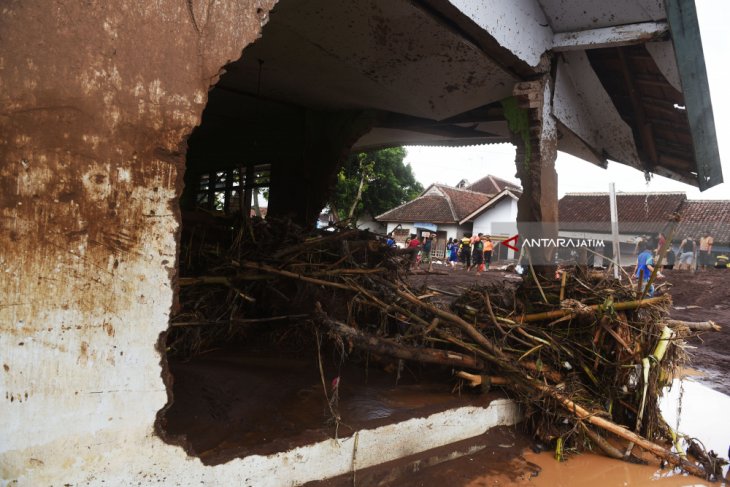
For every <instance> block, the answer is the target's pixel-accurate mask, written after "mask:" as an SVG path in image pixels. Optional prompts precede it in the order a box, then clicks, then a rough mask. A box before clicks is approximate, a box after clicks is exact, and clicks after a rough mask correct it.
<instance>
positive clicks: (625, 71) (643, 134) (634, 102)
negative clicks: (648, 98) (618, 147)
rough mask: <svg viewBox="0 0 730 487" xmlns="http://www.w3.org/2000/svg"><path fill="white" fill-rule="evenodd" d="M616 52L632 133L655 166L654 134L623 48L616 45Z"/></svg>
mask: <svg viewBox="0 0 730 487" xmlns="http://www.w3.org/2000/svg"><path fill="white" fill-rule="evenodd" d="M616 54H617V55H618V59H619V61H620V65H621V74H622V76H623V79H624V85H625V86H626V91H627V92H628V93H629V98H630V100H631V107H632V109H633V112H634V120H633V122H634V123H633V124H631V125H633V126H634V127H635V128H634V134H636V135H638V137H637V138H638V139H639V140H638V141H637V142H639V141H640V145H641V149H642V152H643V153H644V156H645V157H648V158H649V162H651V164H652V166H656V165H657V163H658V162H659V157H658V155H657V150H656V145H655V144H654V134H653V133H652V128H651V124H650V123H648V122H647V121H646V114H645V113H644V107H643V105H642V104H641V99H640V98H639V92H638V90H637V89H636V85H635V84H634V79H633V77H632V74H631V70H630V68H629V63H628V61H627V60H626V55H625V54H624V50H623V48H621V47H617V48H616Z"/></svg>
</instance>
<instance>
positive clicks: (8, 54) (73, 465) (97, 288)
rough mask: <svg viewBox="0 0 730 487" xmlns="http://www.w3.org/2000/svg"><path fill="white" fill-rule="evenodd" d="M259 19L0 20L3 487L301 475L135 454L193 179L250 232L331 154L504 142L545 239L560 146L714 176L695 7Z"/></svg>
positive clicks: (73, 15) (309, 5) (306, 220)
mask: <svg viewBox="0 0 730 487" xmlns="http://www.w3.org/2000/svg"><path fill="white" fill-rule="evenodd" d="M274 5H275V2H274V1H273V0H271V1H263V0H247V1H243V2H232V1H223V2H217V3H208V2H201V1H197V0H193V1H190V2H173V1H171V0H161V1H159V2H155V3H154V4H150V5H141V4H138V3H131V2H126V1H122V2H116V3H114V4H87V3H82V2H66V3H64V4H59V5H54V6H52V7H49V6H48V5H46V4H44V3H43V2H23V3H15V4H12V5H7V6H5V7H4V12H3V16H2V19H0V30H1V31H2V32H3V52H2V56H1V57H0V66H2V70H1V71H0V84H1V85H2V87H3V90H2V92H3V94H2V101H1V102H0V103H2V117H0V130H1V132H2V133H3V135H4V137H3V140H2V143H1V144H0V160H1V161H2V164H0V187H2V193H0V215H1V216H2V218H0V225H2V229H3V232H2V233H3V235H4V238H3V239H2V241H0V249H2V250H1V251H0V269H2V273H0V276H1V277H0V288H1V289H3V295H2V301H1V302H0V330H1V331H2V333H1V334H0V361H2V362H3V370H2V371H0V384H1V385H2V389H3V391H4V394H3V396H4V401H3V403H2V406H0V418H1V419H0V425H2V430H3V432H4V435H3V442H2V445H1V446H0V465H1V467H0V468H1V469H2V470H1V471H0V472H1V474H2V478H3V479H7V480H9V481H17V482H18V483H20V484H25V485H36V484H42V483H49V484H50V483H59V482H64V483H71V484H74V483H83V482H100V481H106V482H107V483H109V482H111V483H130V482H133V481H135V482H142V481H151V480H163V479H164V480H165V481H166V482H168V483H177V484H193V483H198V482H201V481H208V482H216V481H217V482H219V483H224V482H228V483H240V482H244V481H248V482H249V483H252V484H256V485H267V484H270V483H271V481H272V480H271V479H272V478H278V479H281V478H284V477H286V478H287V479H288V480H287V481H289V482H292V483H300V482H303V481H306V480H309V479H312V478H313V477H312V475H314V474H313V473H312V472H311V471H307V470H306V468H303V466H302V464H301V460H300V463H297V460H296V457H294V456H292V457H286V458H283V459H282V458H281V457H265V458H264V457H256V458H251V457H249V458H246V459H243V460H239V461H236V462H229V463H227V464H225V465H220V466H217V467H215V468H210V467H204V466H203V465H202V464H201V463H200V462H199V461H197V460H194V459H190V458H189V457H188V456H187V455H186V453H185V452H184V451H183V450H182V449H181V448H180V447H179V446H176V445H171V444H168V443H166V442H165V441H164V440H163V439H161V438H160V437H159V436H158V435H157V434H156V433H155V428H154V424H155V420H156V417H157V414H158V411H160V410H161V409H162V408H164V406H165V404H167V403H168V401H170V400H171V397H170V393H169V390H168V388H167V385H166V383H165V380H166V379H165V378H166V377H167V375H166V374H165V369H166V357H165V354H164V344H163V342H162V340H161V339H160V336H161V334H164V332H165V331H166V330H167V329H168V327H169V318H170V315H171V312H172V309H173V303H174V301H175V296H176V290H177V288H178V283H177V258H178V252H179V235H180V223H181V217H180V205H181V204H182V206H183V208H190V207H193V206H195V203H196V201H197V200H196V198H197V197H198V196H199V195H200V194H201V187H202V186H203V182H204V181H207V182H208V183H207V184H208V185H212V186H209V187H213V188H218V187H220V185H222V186H223V187H224V189H226V188H227V189H230V188H231V187H232V185H233V182H232V181H233V176H232V175H233V170H234V169H235V170H236V171H237V173H236V174H237V175H236V178H238V187H240V188H242V189H244V191H242V193H243V194H242V195H241V196H242V198H243V207H245V205H246V204H248V201H250V194H251V191H252V190H253V188H254V187H255V186H256V184H257V183H256V179H257V178H258V177H259V176H258V175H259V174H260V173H262V172H267V173H268V174H269V177H270V188H271V189H270V203H269V215H270V216H276V217H284V216H286V217H289V218H292V219H293V220H294V221H296V222H299V223H302V224H313V222H314V220H315V218H316V215H318V214H319V211H320V209H321V208H322V206H323V203H324V201H325V200H326V195H327V191H328V187H329V185H330V183H331V180H332V177H333V175H334V174H335V173H336V169H337V165H338V163H339V161H340V160H341V159H342V157H343V156H344V155H345V154H347V153H348V152H349V151H352V150H364V149H369V148H377V147H383V146H390V145H396V144H406V143H431V144H441V145H449V144H452V145H458V144H467V143H468V144H475V143H489V142H505V141H511V142H513V143H515V145H517V148H518V150H517V161H516V168H517V172H518V176H519V178H520V179H521V183H522V187H523V189H524V192H523V194H522V196H521V197H520V201H519V209H518V220H519V221H521V222H528V221H547V222H555V221H556V219H557V216H558V215H557V182H556V174H555V170H554V160H555V156H556V153H557V150H558V149H560V150H564V151H566V152H569V153H572V154H575V155H578V156H580V157H582V158H584V159H586V160H588V161H590V162H593V163H597V164H605V161H606V160H607V159H608V158H610V159H612V160H616V161H619V162H622V163H625V164H628V165H631V166H634V167H636V168H638V169H640V170H643V171H647V172H652V173H656V174H662V175H666V176H668V177H672V178H675V179H678V180H681V181H685V182H688V183H690V184H694V185H697V186H699V187H700V189H706V188H709V187H711V186H714V185H716V184H719V183H720V182H721V181H722V175H721V173H720V166H719V156H718V153H717V143H716V140H715V133H714V124H713V120H712V110H711V105H710V99H709V91H708V87H707V78H706V74H705V69H704V59H703V56H702V50H701V44H700V37H699V29H698V25H697V19H696V14H695V9H694V5H693V2H691V1H685V0H682V1H680V0H669V1H667V2H660V1H657V0H642V1H639V2H635V1H628V0H626V1H622V2H611V3H610V4H606V3H605V2H598V1H591V2H581V4H580V6H574V5H572V4H570V3H566V2H562V1H558V0H529V1H525V2H521V3H518V4H516V3H515V2H511V1H493V2H489V3H487V4H484V3H475V2H468V1H461V0H451V1H441V0H423V1H418V2H409V1H390V0H388V1H386V0H371V1H366V2H339V1H334V0H317V1H313V2H304V3H302V2H294V1H292V0H281V1H280V2H279V3H278V4H277V5H276V8H275V9H274ZM272 9H273V10H272ZM264 26H265V27H264ZM262 34H263V36H262ZM259 37H261V38H260V39H259ZM226 176H227V177H228V179H227V180H225V181H223V180H222V179H221V178H223V177H226ZM227 181H230V182H227ZM224 193H225V191H224ZM212 195H213V197H216V191H212ZM181 198H182V200H181ZM181 201H182V202H181ZM228 203H229V204H230V201H229V202H228ZM246 214H247V212H246ZM549 230H550V231H552V232H554V233H556V232H557V229H556V227H555V226H554V225H553V226H551V227H550V228H549ZM274 472H276V475H274ZM277 476H278V477H277ZM314 478H316V477H314Z"/></svg>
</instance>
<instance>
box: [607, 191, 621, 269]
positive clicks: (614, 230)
mask: <svg viewBox="0 0 730 487" xmlns="http://www.w3.org/2000/svg"><path fill="white" fill-rule="evenodd" d="M608 192H609V195H610V196H609V200H610V202H611V240H612V241H613V259H614V260H615V261H616V264H617V265H615V266H613V277H614V278H615V279H618V278H619V273H618V266H620V265H621V248H620V247H619V244H618V210H617V209H616V183H608Z"/></svg>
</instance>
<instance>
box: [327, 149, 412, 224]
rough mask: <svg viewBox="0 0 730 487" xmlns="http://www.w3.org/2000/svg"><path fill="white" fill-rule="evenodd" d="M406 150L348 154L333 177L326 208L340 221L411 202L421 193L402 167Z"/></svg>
mask: <svg viewBox="0 0 730 487" xmlns="http://www.w3.org/2000/svg"><path fill="white" fill-rule="evenodd" d="M405 157H406V150H405V148H403V147H392V148H389V149H381V150H377V151H371V152H360V153H357V154H351V155H350V156H349V157H348V158H347V160H346V161H345V163H344V164H343V166H342V169H340V172H339V173H338V174H337V183H336V185H335V188H334V191H333V193H332V196H331V197H330V207H331V208H333V209H334V210H335V211H337V214H338V217H339V218H340V219H357V218H358V217H360V216H364V215H367V216H370V217H374V216H377V215H379V214H381V213H384V212H386V211H387V210H389V209H391V208H394V207H396V206H398V205H401V204H403V203H405V202H407V201H410V200H412V199H413V198H415V197H416V196H418V195H419V194H420V193H421V192H422V191H423V186H422V185H421V184H420V183H419V182H418V181H416V178H415V176H414V175H413V171H412V170H411V166H410V165H406V164H404V163H403V160H404V159H405Z"/></svg>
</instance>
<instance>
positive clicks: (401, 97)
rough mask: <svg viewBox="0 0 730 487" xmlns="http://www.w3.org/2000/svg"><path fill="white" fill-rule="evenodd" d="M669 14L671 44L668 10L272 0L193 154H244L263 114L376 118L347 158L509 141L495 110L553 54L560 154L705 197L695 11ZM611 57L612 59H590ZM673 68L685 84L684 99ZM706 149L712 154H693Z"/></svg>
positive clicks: (626, 0)
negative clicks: (347, 113) (620, 80)
mask: <svg viewBox="0 0 730 487" xmlns="http://www.w3.org/2000/svg"><path fill="white" fill-rule="evenodd" d="M677 2H680V3H681V5H679V6H678V7H676V8H674V7H673V8H674V10H675V11H678V12H679V14H675V17H676V15H679V21H680V23H681V24H682V31H681V32H680V31H679V30H676V29H675V30H676V32H674V31H672V29H670V27H671V25H670V24H671V22H669V20H670V19H669V18H668V17H669V15H668V11H667V10H665V6H664V4H665V3H664V0H613V1H610V2H608V1H604V0H519V1H512V0H484V1H479V2H476V1H473V0H358V1H345V0H280V1H279V3H278V4H277V6H276V8H275V9H274V10H273V11H272V13H271V16H270V21H269V22H268V24H267V25H266V26H265V28H264V30H263V35H262V38H261V39H260V40H258V41H257V42H256V43H254V44H253V45H251V46H249V47H248V48H246V50H245V51H244V53H243V56H242V57H241V59H239V60H237V61H234V62H232V63H231V64H229V65H228V66H226V72H225V74H224V75H223V76H222V77H221V79H220V81H219V83H218V84H217V85H216V87H215V88H214V89H213V93H211V95H215V96H211V98H210V102H209V105H208V108H207V110H206V113H205V114H204V121H203V126H202V127H201V129H202V130H201V132H200V134H198V135H199V136H198V137H197V139H196V140H193V139H191V140H193V143H192V144H191V147H194V146H196V145H198V144H202V142H204V141H205V140H206V138H207V137H210V140H211V141H213V140H215V145H216V147H217V149H216V150H218V149H220V148H223V149H222V152H225V151H226V150H228V151H229V152H235V151H238V152H240V150H241V148H242V147H243V144H246V143H248V144H249V145H250V142H251V139H252V138H254V136H250V135H242V134H243V132H244V131H248V132H250V131H251V130H255V127H257V126H259V125H261V119H262V118H263V115H262V114H263V112H264V111H267V110H269V108H267V107H269V106H270V104H272V103H274V104H276V106H277V107H281V106H289V107H292V108H297V109H311V110H325V111H341V110H371V111H374V112H377V113H378V114H379V115H378V120H379V122H378V123H377V124H376V126H375V128H373V130H372V131H371V132H370V133H368V134H367V135H365V136H364V137H363V138H361V139H360V140H359V141H358V142H357V143H356V144H355V147H354V149H355V150H362V149H368V148H377V147H384V146H392V145H406V144H430V145H472V144H479V143H494V142H504V141H509V140H510V136H509V132H508V130H507V124H506V122H505V121H504V117H503V116H502V113H501V107H500V104H499V101H500V100H502V99H504V98H505V97H508V96H510V95H511V94H512V90H513V87H514V85H515V83H517V82H519V81H522V80H524V79H529V78H530V77H532V76H535V75H536V74H538V73H539V72H541V71H545V70H547V69H550V59H551V57H550V56H546V53H547V54H550V53H552V60H553V61H552V62H553V73H554V74H555V80H556V86H555V95H554V100H553V102H554V103H553V105H554V113H555V116H556V118H557V119H558V121H559V123H560V125H559V128H560V131H561V132H562V137H561V138H560V141H559V149H560V150H563V151H566V152H569V153H572V154H574V155H577V156H579V157H581V158H584V159H586V160H588V161H590V162H594V163H597V164H605V161H606V159H611V160H616V161H618V162H621V163H624V164H628V165H631V166H633V167H636V168H639V169H643V170H647V171H651V172H655V173H658V174H663V175H666V176H669V177H673V178H675V179H679V180H682V181H685V182H688V183H690V184H695V185H699V186H700V188H701V189H704V188H707V187H710V186H712V185H715V184H718V183H719V182H721V181H722V175H721V173H720V172H719V155H718V153H717V141H716V138H715V133H714V124H713V123H712V111H711V106H710V105H709V89H708V87H707V81H706V73H705V70H704V69H705V68H704V61H703V59H702V56H701V44H699V31H698V29H697V32H696V35H695V34H693V33H692V32H691V31H692V29H691V27H693V25H694V27H696V18H695V19H694V20H692V18H691V15H692V13H693V12H694V5H693V4H691V7H692V8H689V7H688V2H686V1H685V0H668V3H667V5H670V6H672V5H674V4H677ZM690 3H691V2H690ZM685 17H687V18H685ZM676 22H677V19H676V18H675V23H676ZM693 22H694V24H693ZM688 32H689V33H688ZM677 42H680V43H681V45H680V47H681V48H682V50H681V51H682V52H681V53H679V52H677V49H676V47H677V46H676V43H677ZM637 44H644V45H646V46H647V47H646V49H644V51H642V52H645V55H643V54H642V55H641V56H639V57H640V58H641V59H639V61H637V60H636V59H638V58H636V59H634V58H632V59H631V60H630V62H629V63H628V65H627V67H625V69H624V68H621V66H619V65H617V64H616V62H615V61H614V59H616V58H617V56H619V55H620V56H623V55H624V54H626V53H629V51H622V50H625V49H626V46H634V45H637ZM608 50H614V51H615V50H619V51H621V53H619V51H616V52H615V53H614V54H611V55H601V54H600V52H603V51H606V52H608ZM614 51H611V52H614ZM591 52H593V53H599V54H595V55H594V54H591V55H590V56H589V53H591ZM634 54H636V52H634ZM697 58H699V62H697ZM678 59H680V60H683V59H684V60H685V62H684V68H682V66H681V63H678V61H677V60H678ZM604 62H605V63H608V65H607V66H603V65H602V63H604ZM596 63H598V64H596ZM642 63H643V64H642ZM688 63H689V64H688ZM692 63H694V64H692ZM596 67H598V73H597V72H596V69H594V68H596ZM680 68H682V69H684V71H685V72H684V75H685V76H688V77H690V78H691V79H693V80H694V81H693V83H689V84H688V83H685V85H686V86H684V88H685V89H684V90H682V83H681V81H682V76H681V75H682V74H683V73H682V69H680ZM637 75H638V76H639V77H641V76H644V78H647V77H648V76H649V75H650V76H651V78H652V79H651V80H645V82H644V83H645V84H644V85H642V87H641V89H640V90H639V89H634V88H633V87H632V85H631V83H629V84H628V85H627V84H623V85H618V84H616V83H615V81H616V80H615V79H613V78H615V77H622V76H624V77H625V76H628V77H629V78H631V77H634V76H637ZM700 75H701V76H700ZM702 76H704V78H703V77H702ZM688 79H689V78H688ZM647 83H654V84H655V87H654V88H656V87H657V86H658V87H659V88H656V89H654V88H652V86H651V85H650V84H647ZM632 90H633V91H634V92H637V94H638V96H639V97H644V98H646V99H647V100H649V103H650V104H653V105H652V106H654V107H656V106H658V107H659V110H660V111H661V110H664V111H665V112H667V113H669V114H670V115H671V118H672V123H673V125H672V127H669V126H668V125H666V124H665V125H664V127H665V128H669V129H672V130H674V131H675V133H670V134H667V133H666V130H665V132H664V135H662V136H661V137H657V138H655V137H654V134H655V132H656V131H652V129H651V127H648V128H647V126H646V125H647V124H648V123H651V124H653V125H654V126H655V127H656V126H657V125H658V124H660V123H662V121H663V120H662V119H661V118H657V117H656V116H655V114H656V113H657V112H656V111H654V112H651V113H650V115H651V116H652V117H653V120H648V118H647V117H642V111H643V110H649V108H647V107H648V105H646V104H645V103H644V102H643V101H641V100H639V101H637V100H633V102H632V103H629V102H628V101H627V93H631V92H632ZM688 93H689V95H690V96H689V100H686V98H687V94H688ZM256 100H258V101H256ZM690 100H694V101H690ZM680 101H681V102H682V103H681V104H680V105H681V106H683V105H684V104H685V103H686V104H687V105H688V106H687V112H686V113H684V112H682V113H677V111H676V109H675V108H674V105H675V104H678V102H680ZM262 103H267V104H269V105H262ZM690 105H693V106H690ZM693 110H694V112H693ZM268 113H273V112H268ZM647 113H649V112H647ZM693 113H694V114H693ZM231 120H238V123H239V128H230V129H228V131H227V134H228V135H225V134H224V135H221V133H220V132H218V133H216V130H217V129H215V130H214V129H210V130H208V132H207V133H208V134H209V135H205V136H204V135H201V134H205V133H206V130H205V127H206V126H210V127H216V126H218V127H219V126H221V125H229V126H230V125H231V124H232V122H231ZM296 123H297V122H295V121H293V120H288V121H282V125H288V126H296ZM698 127H700V128H701V130H700V129H698ZM266 130H268V132H267V133H266V134H265V136H266V137H269V138H271V143H270V146H276V142H275V140H274V139H273V138H272V137H273V135H272V133H273V132H275V130H274V129H272V128H267V129H266ZM255 137H258V140H261V136H259V135H257V136H255ZM224 139H225V140H229V141H230V143H229V145H230V147H229V148H228V149H226V148H225V145H226V143H225V140H224ZM653 139H655V140H653ZM666 140H673V141H679V143H683V144H685V150H683V151H680V150H675V151H674V152H673V154H672V157H671V159H670V158H669V157H667V156H666V155H665V156H663V157H662V155H661V154H660V153H659V152H657V151H656V150H655V149H654V147H653V146H654V145H656V144H657V143H661V141H666ZM698 140H701V142H699V143H698ZM201 141H202V142H201ZM209 145H212V143H211V144H209ZM279 145H281V144H279ZM708 146H709V148H710V149H709V152H708V151H705V153H702V154H700V156H698V155H697V154H698V150H705V149H704V148H705V147H708ZM199 147H202V145H199ZM713 147H714V152H713V151H712V149H713ZM277 149H278V148H277ZM677 149H679V148H677ZM206 150H207V149H206ZM678 155H681V156H682V157H677V156H678ZM697 161H700V163H698V162H697Z"/></svg>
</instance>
